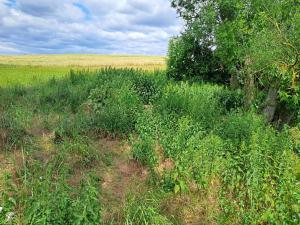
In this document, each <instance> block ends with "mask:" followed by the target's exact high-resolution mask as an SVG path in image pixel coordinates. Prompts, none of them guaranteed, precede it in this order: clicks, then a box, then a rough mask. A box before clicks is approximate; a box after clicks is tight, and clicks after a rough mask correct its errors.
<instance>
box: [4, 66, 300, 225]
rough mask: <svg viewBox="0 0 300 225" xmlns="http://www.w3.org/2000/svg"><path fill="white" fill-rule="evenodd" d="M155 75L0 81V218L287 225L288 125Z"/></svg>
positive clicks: (292, 202) (237, 99) (293, 187)
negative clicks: (3, 83) (270, 121)
mask: <svg viewBox="0 0 300 225" xmlns="http://www.w3.org/2000/svg"><path fill="white" fill-rule="evenodd" d="M241 104H242V100H241V93H240V92H239V91H235V92H232V91H230V90H227V89H226V88H225V87H223V86H217V85H210V84H201V83H187V82H173V81H170V80H167V79H166V76H165V72H164V71H156V72H145V71H141V70H128V69H104V70H100V71H94V72H71V73H69V74H68V76H66V77H65V78H63V79H55V78H52V79H50V80H49V81H47V82H45V83H35V84H34V85H30V86H21V85H16V86H10V87H3V88H1V89H0V146H1V151H0V162H1V163H0V168H1V170H0V177H1V182H0V190H1V200H0V207H1V208H0V224H53V225H54V224H55V225H56V224H126V225H133V224H151V225H159V224H299V222H300V207H299V206H300V204H299V203H300V161H299V146H300V131H299V128H298V127H297V126H295V127H285V128H284V129H282V130H281V131H277V130H275V129H273V128H272V127H271V126H269V125H267V124H266V123H265V121H264V120H263V118H261V117H260V116H258V115H257V114H256V112H252V111H250V112H249V111H247V112H245V111H243V110H242V109H241V108H240V106H241Z"/></svg>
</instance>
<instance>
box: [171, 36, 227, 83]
mask: <svg viewBox="0 0 300 225" xmlns="http://www.w3.org/2000/svg"><path fill="white" fill-rule="evenodd" d="M221 68H222V67H221V65H220V63H219V60H218V59H217V57H216V56H215V55H214V53H213V51H212V50H211V48H210V47H209V46H204V45H200V44H199V42H198V40H197V39H196V38H195V36H194V35H193V34H192V33H190V32H186V33H184V34H182V36H180V37H176V38H173V39H171V40H170V42H169V51H168V61H167V75H168V77H169V78H173V79H175V80H184V79H191V78H192V79H198V80H201V81H210V82H218V83H226V82H228V79H229V75H228V74H227V72H226V71H224V70H223V69H221Z"/></svg>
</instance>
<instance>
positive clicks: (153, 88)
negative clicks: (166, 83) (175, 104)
mask: <svg viewBox="0 0 300 225" xmlns="http://www.w3.org/2000/svg"><path fill="white" fill-rule="evenodd" d="M158 75H160V76H162V74H158ZM158 75H156V74H154V75H152V74H150V75H148V74H146V73H143V74H139V75H137V76H135V77H134V79H133V87H134V89H135V90H136V92H137V93H138V95H139V96H140V97H141V98H142V101H143V103H144V104H150V103H153V102H155V101H156V100H157V99H158V98H159V97H160V96H161V94H162V93H161V91H162V90H161V89H162V87H161V86H160V84H159V82H160V80H159V78H158V77H156V76H158Z"/></svg>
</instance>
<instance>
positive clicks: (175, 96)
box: [157, 83, 223, 128]
mask: <svg viewBox="0 0 300 225" xmlns="http://www.w3.org/2000/svg"><path fill="white" fill-rule="evenodd" d="M222 90H223V88H221V87H219V86H216V85H215V86H214V85H195V84H194V85H189V84H187V83H180V85H174V84H173V85H172V84H170V85H168V86H167V87H166V88H165V90H164V94H163V96H162V98H161V99H160V101H159V102H158V107H157V109H158V112H160V113H162V114H173V115H177V116H190V117H191V118H192V119H194V120H195V122H197V123H200V124H202V126H204V127H207V128H212V127H213V125H214V124H215V123H216V122H217V121H218V119H219V117H220V115H221V114H222V110H223V109H222V108H221V107H220V103H219V99H217V98H216V97H215V96H216V95H217V93H219V92H221V91H222Z"/></svg>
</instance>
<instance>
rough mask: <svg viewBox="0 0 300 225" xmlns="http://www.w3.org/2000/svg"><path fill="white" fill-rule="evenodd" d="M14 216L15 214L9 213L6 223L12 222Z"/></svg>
mask: <svg viewBox="0 0 300 225" xmlns="http://www.w3.org/2000/svg"><path fill="white" fill-rule="evenodd" d="M14 215H15V214H14V213H13V212H9V213H7V214H6V222H8V223H9V222H11V221H12V219H13V216H14Z"/></svg>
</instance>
